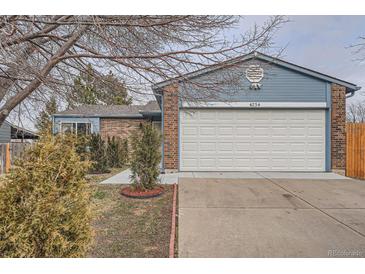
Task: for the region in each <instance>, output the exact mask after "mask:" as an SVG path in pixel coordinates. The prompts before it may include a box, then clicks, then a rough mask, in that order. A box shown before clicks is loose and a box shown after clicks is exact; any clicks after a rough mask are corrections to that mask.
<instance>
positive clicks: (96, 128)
mask: <svg viewBox="0 0 365 274" xmlns="http://www.w3.org/2000/svg"><path fill="white" fill-rule="evenodd" d="M76 122H78V123H91V132H92V133H99V132H100V119H99V118H95V117H92V118H88V117H82V118H81V117H67V116H63V117H61V116H56V117H54V123H53V133H55V134H56V133H58V132H59V130H60V125H61V123H76Z"/></svg>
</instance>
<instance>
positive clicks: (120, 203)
mask: <svg viewBox="0 0 365 274" xmlns="http://www.w3.org/2000/svg"><path fill="white" fill-rule="evenodd" d="M98 176H99V177H100V178H98ZM110 176H111V175H110V174H109V175H101V176H100V175H92V182H91V185H92V189H93V196H92V202H93V212H94V214H95V218H94V221H93V227H94V230H95V237H94V243H93V246H92V248H91V250H90V252H89V254H88V257H146V258H147V257H148V258H150V257H168V255H169V240H170V228H171V211H172V194H173V187H172V186H169V185H166V186H164V187H165V193H164V194H163V195H162V196H160V197H157V198H152V199H143V200H140V199H130V198H126V197H124V196H121V195H120V194H119V191H120V188H121V187H122V186H121V185H100V184H97V182H98V181H101V180H105V179H106V178H108V177H110Z"/></svg>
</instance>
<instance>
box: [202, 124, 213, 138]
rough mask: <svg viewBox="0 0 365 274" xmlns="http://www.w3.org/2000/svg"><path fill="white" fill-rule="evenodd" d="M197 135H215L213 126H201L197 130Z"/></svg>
mask: <svg viewBox="0 0 365 274" xmlns="http://www.w3.org/2000/svg"><path fill="white" fill-rule="evenodd" d="M199 134H200V136H203V137H204V136H207V137H209V136H215V135H216V128H215V127H214V126H210V127H207V126H201V127H200V128H199Z"/></svg>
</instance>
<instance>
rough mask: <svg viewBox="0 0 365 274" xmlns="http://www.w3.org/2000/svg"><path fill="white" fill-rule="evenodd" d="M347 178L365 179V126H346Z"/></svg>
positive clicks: (354, 124)
mask: <svg viewBox="0 0 365 274" xmlns="http://www.w3.org/2000/svg"><path fill="white" fill-rule="evenodd" d="M346 176H349V177H354V178H359V179H365V124H363V123H348V124H346Z"/></svg>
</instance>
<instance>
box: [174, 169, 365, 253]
mask: <svg viewBox="0 0 365 274" xmlns="http://www.w3.org/2000/svg"><path fill="white" fill-rule="evenodd" d="M200 175H202V174H200ZM261 175H262V176H263V174H262V173H261ZM265 176H267V177H281V176H288V177H289V176H292V175H288V174H283V175H282V174H279V173H275V174H267V173H266V174H265ZM321 176H329V177H330V178H329V179H323V178H321V179H313V178H310V179H309V178H308V177H321ZM303 177H307V179H299V178H297V179H293V178H291V179H290V178H289V179H281V178H280V179H278V178H269V179H268V178H264V179H263V178H255V179H252V178H251V179H237V178H234V179H222V178H215V179H207V178H186V177H185V178H179V219H178V221H179V226H178V229H179V232H178V235H179V238H178V241H179V243H178V247H179V257H203V258H204V257H365V183H364V182H360V181H355V180H352V179H347V178H346V179H343V178H344V177H342V176H341V177H342V178H341V179H334V177H336V176H335V174H330V173H326V174H306V175H303Z"/></svg>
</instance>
